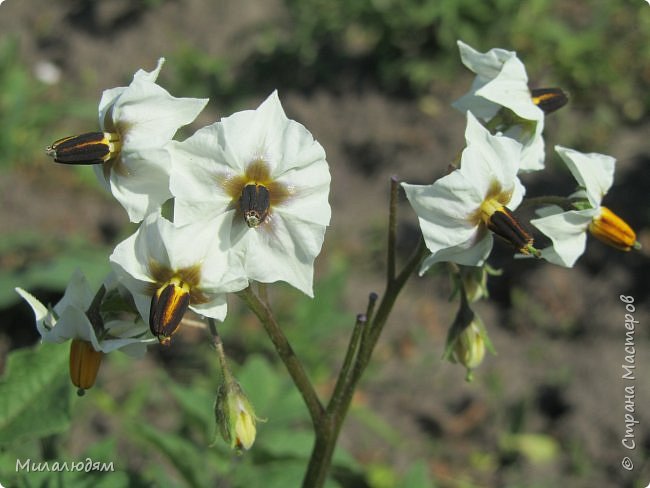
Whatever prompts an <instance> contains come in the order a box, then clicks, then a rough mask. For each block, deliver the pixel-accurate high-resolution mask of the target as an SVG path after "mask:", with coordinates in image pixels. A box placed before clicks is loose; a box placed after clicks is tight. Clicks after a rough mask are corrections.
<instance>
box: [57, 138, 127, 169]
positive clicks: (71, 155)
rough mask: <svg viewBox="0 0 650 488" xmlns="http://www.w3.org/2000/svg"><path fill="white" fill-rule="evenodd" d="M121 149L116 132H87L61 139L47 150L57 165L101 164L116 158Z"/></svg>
mask: <svg viewBox="0 0 650 488" xmlns="http://www.w3.org/2000/svg"><path fill="white" fill-rule="evenodd" d="M121 149H122V142H121V140H120V136H119V134H117V133H116V132H87V133H85V134H81V135H78V136H70V137H64V138H63V139H59V140H58V141H56V142H54V143H53V144H52V145H51V146H48V147H47V148H46V149H45V150H46V152H47V154H48V155H49V156H51V157H52V158H54V161H55V162H57V163H63V164H101V163H106V162H107V161H109V160H111V159H113V158H115V157H116V156H117V155H118V154H119V152H120V150H121Z"/></svg>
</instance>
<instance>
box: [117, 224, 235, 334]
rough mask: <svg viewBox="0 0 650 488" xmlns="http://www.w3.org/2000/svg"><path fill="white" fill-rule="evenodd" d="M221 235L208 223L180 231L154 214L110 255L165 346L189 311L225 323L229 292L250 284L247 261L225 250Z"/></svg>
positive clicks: (119, 275) (190, 225) (122, 280)
mask: <svg viewBox="0 0 650 488" xmlns="http://www.w3.org/2000/svg"><path fill="white" fill-rule="evenodd" d="M215 224H218V222H215ZM217 231H218V228H215V227H210V226H208V225H205V224H204V223H202V222H199V223H198V224H188V225H184V226H178V227H177V226H175V225H174V224H172V223H171V222H169V221H168V220H166V219H164V218H163V217H161V216H160V214H157V213H155V214H150V215H149V216H147V217H146V218H145V220H144V221H143V222H142V224H141V225H140V228H139V229H138V231H137V232H136V233H135V234H133V235H132V236H131V237H129V238H127V239H126V240H124V241H123V242H121V243H120V244H118V245H117V247H116V248H115V250H114V251H113V254H111V256H110V261H111V264H112V265H113V269H114V270H115V272H116V274H117V275H118V278H119V279H120V281H121V282H122V283H123V285H124V286H125V287H126V288H127V289H128V290H129V291H130V292H131V294H132V295H133V298H134V300H135V304H136V306H137V308H138V310H139V311H140V314H141V315H142V317H143V318H145V319H147V320H148V321H149V326H150V328H151V329H152V333H153V334H154V335H156V336H157V337H158V338H159V340H160V341H161V343H163V344H167V343H169V338H170V337H171V335H172V334H173V333H174V332H175V331H176V328H177V327H178V325H179V323H180V320H181V319H182V318H183V314H184V313H185V311H186V309H187V308H188V307H189V308H190V309H192V310H194V311H195V312H197V313H199V314H201V315H204V316H207V317H212V318H216V319H218V320H223V319H224V318H225V317H226V311H227V305H226V293H229V292H236V291H240V290H243V289H244V288H246V286H248V281H247V279H246V277H245V275H244V272H243V268H242V265H241V257H240V256H238V255H236V254H235V253H233V252H231V251H230V250H222V249H220V242H221V239H220V238H219V236H218V235H217ZM156 314H158V315H156ZM160 314H162V315H160ZM168 314H171V315H170V316H168Z"/></svg>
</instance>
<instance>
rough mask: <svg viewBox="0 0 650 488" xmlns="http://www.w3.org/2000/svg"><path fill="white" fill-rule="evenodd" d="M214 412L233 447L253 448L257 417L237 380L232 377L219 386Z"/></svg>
mask: <svg viewBox="0 0 650 488" xmlns="http://www.w3.org/2000/svg"><path fill="white" fill-rule="evenodd" d="M214 413H215V417H216V420H217V425H218V426H219V430H220V432H221V436H222V437H223V439H224V440H225V441H226V442H227V443H228V444H230V447H231V448H232V449H235V450H237V451H241V450H242V449H245V450H248V449H250V448H251V446H252V445H253V443H254V442H255V434H256V430H255V423H256V421H257V417H256V416H255V410H253V406H252V405H251V403H250V401H249V400H248V397H247V396H246V395H245V394H244V391H243V390H242V388H241V386H240V385H239V383H237V381H235V380H233V379H231V380H230V381H225V382H224V383H222V384H221V386H219V389H218V390H217V400H216V402H215V405H214Z"/></svg>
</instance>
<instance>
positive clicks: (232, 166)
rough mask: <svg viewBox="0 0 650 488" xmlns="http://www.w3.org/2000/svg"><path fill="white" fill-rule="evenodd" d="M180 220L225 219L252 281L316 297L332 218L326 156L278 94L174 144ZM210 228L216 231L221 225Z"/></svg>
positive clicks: (174, 190)
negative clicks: (318, 264) (281, 284)
mask: <svg viewBox="0 0 650 488" xmlns="http://www.w3.org/2000/svg"><path fill="white" fill-rule="evenodd" d="M170 153H171V155H172V176H171V190H172V193H173V194H174V196H175V197H176V200H175V207H174V208H175V210H174V211H175V213H174V221H175V222H179V223H187V222H197V221H203V222H205V221H206V220H209V219H215V218H218V217H221V218H222V219H223V222H222V224H221V225H225V226H226V229H227V231H226V232H225V233H224V236H225V239H226V241H225V243H226V245H228V246H232V247H233V248H234V249H236V250H238V251H239V252H240V253H241V254H242V255H243V256H244V267H245V269H246V274H247V276H248V277H249V278H250V279H251V280H255V281H260V282H264V283H271V282H274V281H278V280H282V281H286V282H288V283H289V284H291V285H293V286H295V287H296V288H298V289H300V290H302V291H303V292H304V293H306V294H307V295H309V296H313V291H312V285H313V272H314V267H313V263H314V259H315V258H316V256H317V255H318V254H319V253H320V250H321V246H322V244H323V239H324V235H325V229H326V227H327V225H329V221H330V206H329V203H328V194H329V185H330V173H329V168H328V165H327V161H326V160H325V151H324V150H323V148H322V146H321V145H320V144H319V143H318V142H317V141H315V140H314V139H313V137H312V135H311V133H310V132H309V131H308V130H307V129H306V128H305V127H304V126H303V125H301V124H299V123H297V122H295V121H293V120H290V119H288V118H287V116H286V115H285V113H284V110H283V109H282V105H281V104H280V100H279V98H278V94H277V92H273V93H272V94H271V95H270V96H269V97H268V98H267V99H266V100H265V101H264V102H263V103H262V104H261V105H260V106H259V108H257V110H246V111H243V112H237V113H235V114H233V115H231V116H230V117H226V118H224V119H222V120H221V121H220V122H216V123H215V124H213V125H210V126H208V127H204V128H202V129H200V130H199V131H197V132H196V133H195V134H194V135H193V136H192V137H190V138H188V139H187V140H185V141H184V142H181V143H172V144H171V145H170ZM205 225H209V226H215V225H217V224H215V223H206V224H205Z"/></svg>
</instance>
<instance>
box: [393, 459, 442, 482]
mask: <svg viewBox="0 0 650 488" xmlns="http://www.w3.org/2000/svg"><path fill="white" fill-rule="evenodd" d="M401 485H402V486H408V487H409V488H433V487H434V486H435V484H434V483H433V482H432V481H431V477H430V476H429V468H428V467H427V464H426V463H425V462H424V461H423V460H420V461H416V462H415V463H413V464H412V465H411V467H410V469H409V470H408V471H407V473H406V475H405V476H404V478H403V479H402V483H401Z"/></svg>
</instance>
